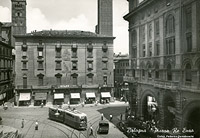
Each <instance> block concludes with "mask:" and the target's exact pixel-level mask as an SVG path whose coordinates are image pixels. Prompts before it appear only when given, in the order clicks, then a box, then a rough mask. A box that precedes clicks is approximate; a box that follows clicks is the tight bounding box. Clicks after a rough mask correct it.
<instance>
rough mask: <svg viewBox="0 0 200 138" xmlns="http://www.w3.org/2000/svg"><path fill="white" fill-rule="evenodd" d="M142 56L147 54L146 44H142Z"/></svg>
mask: <svg viewBox="0 0 200 138" xmlns="http://www.w3.org/2000/svg"><path fill="white" fill-rule="evenodd" d="M142 56H143V57H145V56H146V46H145V44H143V45H142Z"/></svg>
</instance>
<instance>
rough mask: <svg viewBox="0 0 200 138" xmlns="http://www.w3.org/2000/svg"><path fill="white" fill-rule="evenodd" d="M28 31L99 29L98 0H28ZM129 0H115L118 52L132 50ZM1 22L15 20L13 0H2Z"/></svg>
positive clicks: (115, 29)
mask: <svg viewBox="0 0 200 138" xmlns="http://www.w3.org/2000/svg"><path fill="white" fill-rule="evenodd" d="M26 10H27V13H26V15H27V32H28V33H29V32H31V31H33V30H37V31H41V30H50V29H53V30H83V31H91V32H95V26H96V25H97V0H27V9H26ZM127 13H128V2H127V0H113V36H114V37H116V38H115V40H114V53H116V54H118V53H120V52H121V53H122V54H127V53H128V22H127V21H125V20H124V19H123V16H124V15H126V14H127ZM0 22H11V0H0Z"/></svg>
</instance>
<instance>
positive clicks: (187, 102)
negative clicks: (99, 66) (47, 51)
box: [124, 0, 200, 136]
mask: <svg viewBox="0 0 200 138" xmlns="http://www.w3.org/2000/svg"><path fill="white" fill-rule="evenodd" d="M128 2H129V13H128V14H127V15H125V16H124V19H125V20H127V21H128V22H129V54H130V64H131V68H130V72H129V76H128V77H124V79H125V80H127V81H129V86H130V95H131V98H130V99H131V100H130V101H131V104H130V106H131V109H132V112H135V115H136V116H137V117H141V118H142V119H144V120H149V119H152V118H154V119H155V120H157V121H158V122H159V124H158V126H159V127H161V128H165V129H173V128H175V127H178V128H179V129H182V128H184V127H185V128H190V129H193V130H194V131H195V133H196V134H195V135H197V136H199V135H200V127H199V126H200V124H199V122H200V120H199V117H198V116H199V115H200V93H199V92H200V89H199V84H200V62H199V61H200V52H199V51H200V31H199V30H200V24H199V22H200V16H197V15H199V14H200V1H198V0H176V1H173V0H143V1H138V0H128Z"/></svg>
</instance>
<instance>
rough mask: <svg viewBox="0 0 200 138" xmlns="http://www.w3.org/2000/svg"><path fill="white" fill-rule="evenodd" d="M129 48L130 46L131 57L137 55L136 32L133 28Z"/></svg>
mask: <svg viewBox="0 0 200 138" xmlns="http://www.w3.org/2000/svg"><path fill="white" fill-rule="evenodd" d="M131 48H132V57H133V58H136V57H137V32H136V30H134V31H133V32H132V33H131Z"/></svg>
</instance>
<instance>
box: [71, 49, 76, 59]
mask: <svg viewBox="0 0 200 138" xmlns="http://www.w3.org/2000/svg"><path fill="white" fill-rule="evenodd" d="M72 58H77V50H72Z"/></svg>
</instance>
